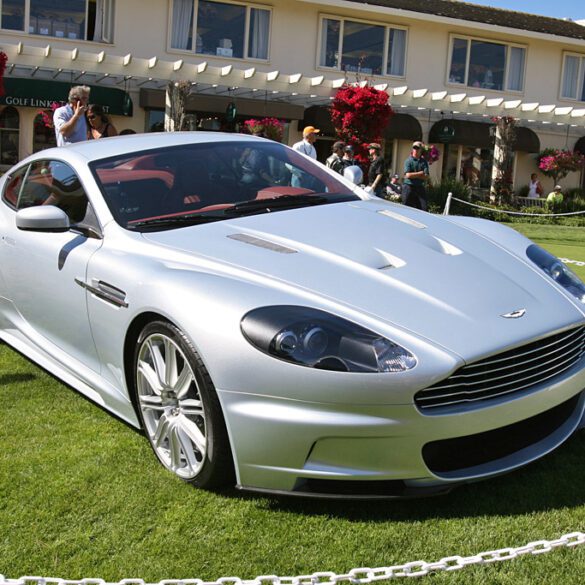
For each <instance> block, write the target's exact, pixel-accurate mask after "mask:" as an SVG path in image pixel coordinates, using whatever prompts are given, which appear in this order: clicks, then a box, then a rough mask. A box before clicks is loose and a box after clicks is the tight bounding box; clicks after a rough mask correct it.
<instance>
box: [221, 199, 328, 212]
mask: <svg viewBox="0 0 585 585" xmlns="http://www.w3.org/2000/svg"><path fill="white" fill-rule="evenodd" d="M330 202H331V199H329V198H328V197H323V196H318V195H281V196H280V197H273V198H271V199H250V201H242V202H241V203H236V204H235V205H234V206H233V207H228V208H227V209H226V210H225V212H224V213H225V214H226V215H232V214H233V215H245V214H246V213H254V212H256V211H262V210H266V211H271V210H272V209H286V208H294V207H305V206H308V205H323V204H324V203H330Z"/></svg>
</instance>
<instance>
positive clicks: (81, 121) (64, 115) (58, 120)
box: [53, 85, 90, 146]
mask: <svg viewBox="0 0 585 585" xmlns="http://www.w3.org/2000/svg"><path fill="white" fill-rule="evenodd" d="M89 92H90V88H89V87H88V86H87V85H76V86H75V87H72V88H71V89H70V90H69V97H68V103H67V105H65V106H61V107H60V108H57V109H56V110H55V113H54V114H53V125H54V127H55V138H56V139H57V146H66V145H67V144H73V143H75V142H83V141H84V140H87V132H88V128H87V120H86V118H85V112H86V110H87V102H88V101H89Z"/></svg>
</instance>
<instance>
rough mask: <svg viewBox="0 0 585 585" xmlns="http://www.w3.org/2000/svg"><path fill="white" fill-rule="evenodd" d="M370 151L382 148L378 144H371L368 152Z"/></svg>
mask: <svg viewBox="0 0 585 585" xmlns="http://www.w3.org/2000/svg"><path fill="white" fill-rule="evenodd" d="M369 149H374V150H381V149H382V147H381V146H380V145H379V144H378V143H377V142H371V143H370V144H368V150H369Z"/></svg>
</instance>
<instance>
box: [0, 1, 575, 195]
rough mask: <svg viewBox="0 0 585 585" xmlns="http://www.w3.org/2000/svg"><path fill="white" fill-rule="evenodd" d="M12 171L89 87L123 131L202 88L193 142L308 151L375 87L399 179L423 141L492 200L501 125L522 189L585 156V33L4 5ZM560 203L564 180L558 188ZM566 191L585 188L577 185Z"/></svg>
mask: <svg viewBox="0 0 585 585" xmlns="http://www.w3.org/2000/svg"><path fill="white" fill-rule="evenodd" d="M0 50H2V51H3V52H4V53H5V54H6V56H7V63H6V69H5V72H4V80H3V81H4V88H5V93H4V95H3V96H2V97H0V171H5V170H6V169H8V168H9V167H10V165H11V164H14V162H16V161H18V160H20V159H22V158H24V157H25V156H26V155H28V154H30V153H32V152H35V151H38V150H41V149H43V148H46V147H48V146H51V145H53V144H54V135H53V131H52V129H51V128H47V127H46V126H45V124H44V123H43V119H42V116H41V112H42V111H43V110H47V109H49V108H50V107H51V105H52V104H53V103H56V102H62V101H64V100H66V98H67V93H68V90H69V87H71V85H80V84H84V85H89V86H90V87H91V88H92V91H91V98H90V101H91V102H94V103H99V104H101V105H103V106H104V107H105V108H106V109H107V111H108V112H109V114H110V116H111V118H112V121H113V123H114V124H115V126H116V127H117V128H118V130H119V131H120V130H124V129H131V130H134V131H136V132H150V131H157V130H160V129H162V125H163V121H164V112H165V90H166V87H167V84H168V82H169V81H189V82H190V83H191V94H190V96H189V99H188V102H187V114H188V115H187V117H186V127H187V128H188V129H193V130H196V129H204V130H223V131H229V132H237V131H240V130H241V129H242V127H243V122H244V121H245V120H246V119H249V118H253V117H265V116H270V117H277V118H279V119H282V120H284V121H285V122H286V132H285V141H286V142H287V143H289V144H292V143H294V142H295V141H297V140H298V139H299V137H300V136H301V131H302V128H303V127H304V126H305V125H309V124H310V125H314V126H317V127H318V128H320V129H321V137H320V140H319V141H318V143H317V148H318V154H319V158H320V160H324V159H325V158H326V156H327V155H328V154H329V152H330V149H331V144H332V141H333V140H334V139H335V131H334V129H333V127H332V124H331V120H330V116H329V111H328V106H329V104H330V103H331V100H332V98H333V96H334V95H335V93H336V91H337V90H338V89H339V88H340V87H341V86H342V85H343V84H344V83H370V84H372V85H374V86H375V87H376V88H378V89H380V90H383V91H385V92H387V93H388V99H389V101H390V103H391V105H392V106H393V108H394V110H395V115H394V116H393V117H392V119H391V121H390V123H389V125H388V127H387V128H382V129H380V134H381V136H382V137H383V147H384V156H385V158H386V160H387V162H388V165H389V168H391V169H393V170H396V171H397V172H400V170H401V168H402V164H403V161H404V159H405V158H406V157H407V156H408V153H409V148H410V144H411V143H412V141H413V140H424V141H426V142H428V143H433V144H435V145H436V146H437V147H438V148H439V149H440V151H441V158H440V160H439V161H438V162H437V163H436V164H434V165H433V166H432V174H433V178H435V179H439V178H441V177H445V176H449V177H454V178H457V179H462V180H466V177H467V175H466V172H465V169H466V167H467V168H469V166H470V165H472V166H473V168H474V170H475V173H474V179H473V180H474V186H475V187H477V188H478V189H482V188H484V189H485V188H487V187H489V182H490V178H491V167H492V157H493V142H494V139H493V132H490V127H492V126H493V122H492V118H493V117H496V116H513V117H514V118H516V119H517V124H518V131H517V139H516V143H515V145H514V150H515V164H514V183H515V187H516V188H517V189H518V188H520V187H521V186H523V185H525V184H527V183H528V181H529V177H530V174H531V173H532V172H537V170H538V169H537V167H536V154H537V153H538V152H539V151H540V150H542V149H544V148H548V147H551V148H562V149H564V148H566V149H570V150H573V149H577V150H579V151H581V152H583V153H585V26H582V25H580V24H579V23H575V22H572V21H570V20H562V19H553V18H547V17H541V16H535V15H530V14H523V13H518V12H512V11H508V10H500V9H494V8H487V7H481V6H475V5H471V4H467V3H464V2H458V1H453V0H370V1H369V2H368V3H365V2H362V1H348V0H321V1H307V0H272V1H270V2H266V3H264V2H238V1H231V0H221V1H219V0H140V2H139V1H136V0H124V1H122V0H68V1H67V2H60V1H57V0H0ZM543 183H544V186H545V190H546V189H549V188H552V186H553V185H552V182H551V181H550V180H549V179H545V178H543ZM563 183H564V184H563V187H566V188H568V187H578V186H581V187H582V186H584V177H583V174H582V173H581V174H579V173H572V174H571V175H569V176H568V177H567V178H566V179H565V180H564V182H563Z"/></svg>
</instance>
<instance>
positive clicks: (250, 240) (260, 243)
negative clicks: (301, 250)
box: [228, 234, 298, 254]
mask: <svg viewBox="0 0 585 585" xmlns="http://www.w3.org/2000/svg"><path fill="white" fill-rule="evenodd" d="M228 238H230V239H232V240H238V242H244V243H245V244H250V245H251V246H256V247H258V248H264V249H265V250H270V251H271V252H278V253H279V254H296V253H297V252H298V250H294V249H293V248H287V247H286V246H281V245H280V244H276V243H275V242H271V241H270V240H263V239H262V238H257V237H256V236H250V235H248V234H230V235H229V236H228Z"/></svg>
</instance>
